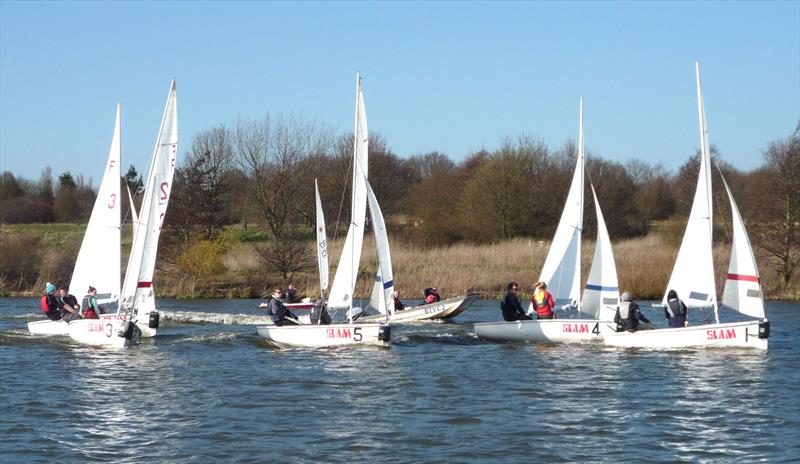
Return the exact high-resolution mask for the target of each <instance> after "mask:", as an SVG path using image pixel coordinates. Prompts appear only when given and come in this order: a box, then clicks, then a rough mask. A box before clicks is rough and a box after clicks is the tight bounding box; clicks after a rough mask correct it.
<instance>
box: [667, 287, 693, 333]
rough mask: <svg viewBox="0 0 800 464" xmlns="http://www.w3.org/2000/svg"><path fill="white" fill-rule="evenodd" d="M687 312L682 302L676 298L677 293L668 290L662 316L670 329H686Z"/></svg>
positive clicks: (687, 323) (687, 324)
mask: <svg viewBox="0 0 800 464" xmlns="http://www.w3.org/2000/svg"><path fill="white" fill-rule="evenodd" d="M688 315H689V310H688V308H686V305H685V304H684V303H683V301H682V300H681V299H680V298H678V292H676V291H675V290H670V291H669V293H667V306H666V308H664V316H666V317H667V321H668V322H669V326H670V327H688V326H689V320H688Z"/></svg>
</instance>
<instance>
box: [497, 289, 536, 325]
mask: <svg viewBox="0 0 800 464" xmlns="http://www.w3.org/2000/svg"><path fill="white" fill-rule="evenodd" d="M506 288H507V291H506V296H505V298H503V301H501V302H500V311H502V312H503V319H504V320H505V321H509V322H510V321H529V320H531V319H532V318H531V317H530V316H528V315H527V314H525V311H524V310H523V309H522V304H520V302H519V298H518V297H517V292H518V291H519V285H517V283H516V282H509V284H508V286H507V287H506Z"/></svg>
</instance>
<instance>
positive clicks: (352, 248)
mask: <svg viewBox="0 0 800 464" xmlns="http://www.w3.org/2000/svg"><path fill="white" fill-rule="evenodd" d="M354 135H355V137H354V141H353V144H354V147H353V192H352V209H351V211H352V215H351V221H350V227H349V228H348V230H347V238H346V239H345V246H344V249H343V250H342V255H341V256H340V257H339V266H338V267H337V268H336V275H335V276H334V280H333V287H332V289H331V294H330V296H329V298H328V307H329V308H330V309H332V310H334V311H338V310H342V309H346V310H347V315H348V320H347V321H346V322H338V323H333V324H327V325H325V324H305V323H304V324H301V325H290V326H286V325H284V326H281V327H278V326H275V325H263V326H258V327H257V328H256V329H257V330H258V334H259V335H260V336H261V337H263V338H264V339H265V340H267V341H268V342H270V343H272V344H274V345H276V346H279V347H309V348H320V347H331V346H347V345H386V344H388V343H389V340H390V338H391V330H390V328H389V325H388V324H386V323H385V318H384V323H370V324H362V323H354V322H353V293H354V291H355V282H356V277H357V275H358V264H359V261H360V257H361V246H362V243H363V239H364V222H365V219H366V203H367V155H368V132H367V116H366V112H365V108H364V96H363V93H362V91H361V77H360V76H359V75H358V74H356V120H355V134H354ZM314 187H315V194H316V206H317V217H316V221H317V262H318V265H319V273H320V291H321V296H322V299H321V301H320V302H319V304H320V305H323V303H324V300H325V298H324V297H325V293H324V292H325V290H326V289H327V287H328V245H327V244H328V241H327V237H326V233H325V218H324V216H323V213H322V202H321V200H320V197H319V188H318V187H317V184H316V181H315V183H314ZM390 266H391V264H390ZM303 319H305V318H303Z"/></svg>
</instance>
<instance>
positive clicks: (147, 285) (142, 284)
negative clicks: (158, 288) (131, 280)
mask: <svg viewBox="0 0 800 464" xmlns="http://www.w3.org/2000/svg"><path fill="white" fill-rule="evenodd" d="M152 286H153V282H139V283H138V284H136V288H150V287H152Z"/></svg>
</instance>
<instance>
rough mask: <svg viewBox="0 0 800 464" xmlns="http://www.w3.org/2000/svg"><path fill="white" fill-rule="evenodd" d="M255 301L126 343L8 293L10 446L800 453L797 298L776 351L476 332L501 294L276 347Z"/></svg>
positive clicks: (0, 421) (3, 420) (326, 454)
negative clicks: (342, 344)
mask: <svg viewBox="0 0 800 464" xmlns="http://www.w3.org/2000/svg"><path fill="white" fill-rule="evenodd" d="M258 303H259V302H258V301H257V300H238V301H222V300H217V301H185V300H168V299H163V300H160V301H159V307H160V309H161V311H162V326H161V329H160V330H159V335H158V336H157V337H156V338H152V339H145V340H143V343H142V344H141V345H140V346H138V347H135V348H130V349H124V350H117V351H115V350H107V349H98V348H89V347H84V346H80V345H77V344H74V343H72V342H71V341H70V339H69V338H64V337H34V336H31V335H29V334H28V332H27V328H26V326H25V322H26V321H29V320H34V319H39V318H40V316H39V311H38V309H37V307H38V302H37V301H35V300H33V299H14V298H3V299H0V372H2V378H0V452H1V453H2V455H1V456H2V458H1V459H2V461H4V462H112V461H113V462H202V463H205V462H218V461H222V462H369V463H373V462H393V463H394V462H442V463H452V462H492V463H495V462H509V463H512V462H513V463H516V462H554V461H555V462H567V461H569V462H598V461H604V462H618V461H648V462H665V463H666V462H670V463H671V462H676V461H682V462H748V463H749V462H755V461H766V462H798V461H800V393H798V391H800V305H798V304H797V303H786V302H771V303H768V304H767V315H768V317H769V319H770V320H771V321H772V334H771V336H770V339H769V341H770V348H769V350H768V351H766V352H758V351H750V350H706V351H703V350H697V351H694V350H686V351H678V352H657V351H643V350H622V349H610V348H604V347H602V346H594V345H571V346H570V345H549V344H541V345H524V344H498V343H491V342H485V341H481V340H478V339H476V338H474V337H473V335H472V323H474V322H482V321H493V320H498V319H499V318H500V311H499V309H498V302H496V301H480V302H478V303H476V305H474V306H473V307H471V308H470V309H469V310H467V311H466V312H465V313H464V314H462V315H460V316H458V317H457V318H455V320H454V321H453V322H450V323H424V324H413V325H406V326H395V327H393V328H392V345H391V347H388V348H379V347H364V348H339V349H327V350H326V349H317V350H307V349H294V350H280V349H276V348H272V347H270V346H269V345H267V344H266V343H264V342H262V341H261V340H260V339H259V338H258V336H257V334H256V329H255V327H254V324H256V323H259V322H260V321H263V320H264V315H263V313H261V312H259V311H258V309H257V306H258ZM645 314H646V315H647V316H648V317H650V318H651V319H653V320H655V321H658V322H662V325H663V321H662V319H663V316H659V313H657V312H656V311H651V310H645ZM724 316H727V314H723V318H724ZM728 319H730V318H728Z"/></svg>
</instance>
